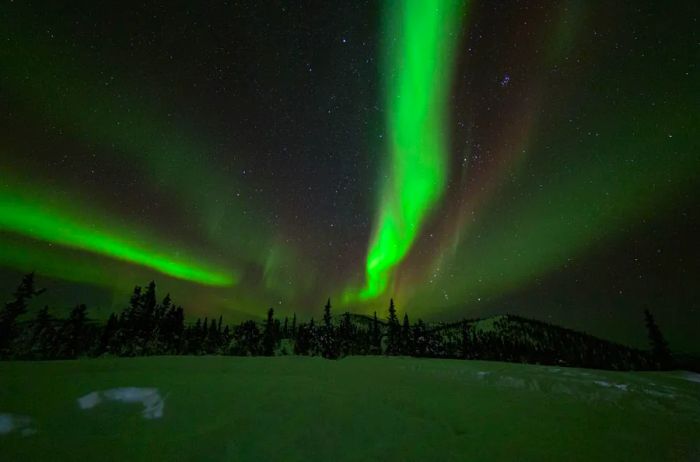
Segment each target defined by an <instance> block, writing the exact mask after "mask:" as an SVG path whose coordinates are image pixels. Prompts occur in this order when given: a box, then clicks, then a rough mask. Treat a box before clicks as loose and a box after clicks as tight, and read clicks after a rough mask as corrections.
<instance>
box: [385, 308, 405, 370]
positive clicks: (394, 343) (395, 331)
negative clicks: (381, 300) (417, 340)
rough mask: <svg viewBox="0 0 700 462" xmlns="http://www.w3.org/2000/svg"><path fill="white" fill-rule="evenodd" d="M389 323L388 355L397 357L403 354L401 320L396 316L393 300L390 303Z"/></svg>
mask: <svg viewBox="0 0 700 462" xmlns="http://www.w3.org/2000/svg"><path fill="white" fill-rule="evenodd" d="M387 321H388V323H387V342H386V354H388V355H392V356H395V355H398V354H401V328H400V326H399V318H398V317H397V316H396V308H395V307H394V299H393V298H392V299H391V300H390V301H389V317H388V318H387Z"/></svg>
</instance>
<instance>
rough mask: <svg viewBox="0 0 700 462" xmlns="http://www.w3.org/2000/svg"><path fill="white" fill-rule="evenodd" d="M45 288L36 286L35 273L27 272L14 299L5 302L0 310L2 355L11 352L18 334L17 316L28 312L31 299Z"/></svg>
mask: <svg viewBox="0 0 700 462" xmlns="http://www.w3.org/2000/svg"><path fill="white" fill-rule="evenodd" d="M44 290H45V289H39V290H37V289H36V288H35V287H34V273H33V272H32V273H29V274H26V275H25V276H24V277H23V278H22V282H21V283H20V284H19V286H18V287H17V289H16V290H15V293H14V294H13V295H14V299H13V300H12V301H9V302H7V303H5V307H4V308H3V309H2V311H0V357H4V356H7V355H8V354H9V353H10V351H9V350H10V347H11V344H12V341H13V340H14V339H15V337H16V336H17V318H18V317H19V316H21V315H23V314H24V313H26V312H27V307H28V304H29V300H31V299H32V298H34V297H36V296H37V295H40V294H42V293H43V292H44Z"/></svg>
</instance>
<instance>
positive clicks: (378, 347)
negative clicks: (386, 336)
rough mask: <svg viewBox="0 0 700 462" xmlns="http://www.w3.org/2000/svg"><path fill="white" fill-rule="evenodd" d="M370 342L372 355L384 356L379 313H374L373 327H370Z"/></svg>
mask: <svg viewBox="0 0 700 462" xmlns="http://www.w3.org/2000/svg"><path fill="white" fill-rule="evenodd" d="M369 341H370V348H369V349H370V354H373V355H380V354H382V334H381V331H380V330H379V320H378V319H377V312H376V311H375V312H374V318H373V319H372V326H371V327H370V334H369Z"/></svg>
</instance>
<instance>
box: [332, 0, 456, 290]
mask: <svg viewBox="0 0 700 462" xmlns="http://www.w3.org/2000/svg"><path fill="white" fill-rule="evenodd" d="M387 10H388V12H387V15H388V16H390V17H389V19H388V21H387V22H388V23H390V24H391V26H389V31H388V32H387V36H389V37H398V40H396V41H397V42H398V43H397V44H395V43H392V44H391V45H390V46H388V50H387V51H386V61H387V62H388V64H387V67H388V68H387V70H386V75H387V76H390V77H387V80H389V82H388V84H387V90H386V92H387V95H388V97H387V131H388V133H389V135H388V136H389V141H388V144H389V147H388V150H389V152H390V154H389V160H388V161H387V162H388V164H389V170H390V173H389V174H388V175H387V177H386V180H385V182H384V183H383V184H382V187H381V188H382V189H381V195H380V198H379V212H378V214H377V223H376V225H375V230H374V233H373V235H372V240H371V243H370V247H369V251H368V255H367V282H366V287H365V288H364V289H363V290H361V291H360V293H359V298H361V299H367V298H373V297H377V296H379V295H382V294H384V293H385V292H386V290H387V286H388V283H389V279H390V278H391V272H392V270H393V269H394V267H396V266H397V265H398V264H400V263H401V261H402V260H403V258H404V256H405V255H406V253H407V252H408V251H409V250H410V248H411V245H412V244H413V241H414V240H415V238H416V236H417V235H418V233H419V232H420V230H421V226H422V224H423V221H424V220H425V219H426V215H427V213H428V212H429V211H430V210H431V209H432V208H433V206H434V205H435V203H436V202H437V201H438V199H439V198H440V197H441V196H442V194H443V190H444V187H445V181H446V176H447V149H446V148H447V140H446V139H445V135H444V133H443V132H442V127H443V126H444V125H445V123H446V121H447V119H446V117H445V112H446V98H447V89H448V88H449V84H450V74H451V73H452V58H453V57H452V54H453V48H454V43H453V42H455V41H456V40H458V39H459V37H458V34H457V32H458V30H459V29H458V27H457V26H458V24H459V21H460V19H461V16H462V5H461V1H459V0H454V1H453V0H446V1H444V2H441V3H439V4H438V5H437V6H436V5H435V4H434V3H431V2H405V3H402V2H393V3H390V4H389V5H388V7H387ZM394 16H397V17H394ZM348 295H350V297H346V298H352V293H349V294H348Z"/></svg>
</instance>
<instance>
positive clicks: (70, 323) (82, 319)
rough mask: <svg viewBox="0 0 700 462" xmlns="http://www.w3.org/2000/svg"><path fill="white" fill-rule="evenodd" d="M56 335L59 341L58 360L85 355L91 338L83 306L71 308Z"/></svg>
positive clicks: (85, 309) (85, 310)
mask: <svg viewBox="0 0 700 462" xmlns="http://www.w3.org/2000/svg"><path fill="white" fill-rule="evenodd" d="M58 335H59V338H60V341H61V344H60V349H59V352H58V356H59V357H60V358H77V357H79V356H82V355H84V354H86V353H87V350H88V347H89V345H90V342H91V338H90V332H89V330H88V325H87V307H86V306H85V305H78V306H76V307H75V308H73V310H72V311H71V312H70V316H69V317H68V319H67V320H66V321H65V322H64V323H63V326H62V328H61V330H60V332H59V334H58Z"/></svg>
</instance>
